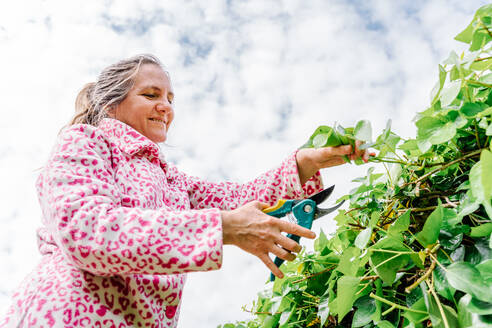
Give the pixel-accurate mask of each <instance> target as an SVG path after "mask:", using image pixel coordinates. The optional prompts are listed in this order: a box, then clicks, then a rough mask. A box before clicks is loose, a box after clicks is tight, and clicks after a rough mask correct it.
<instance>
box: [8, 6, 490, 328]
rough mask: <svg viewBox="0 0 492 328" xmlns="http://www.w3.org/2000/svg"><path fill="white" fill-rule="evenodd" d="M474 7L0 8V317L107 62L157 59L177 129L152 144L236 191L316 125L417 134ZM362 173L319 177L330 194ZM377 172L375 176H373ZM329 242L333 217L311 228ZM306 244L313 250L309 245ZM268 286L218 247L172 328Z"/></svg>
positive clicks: (260, 272) (205, 322)
mask: <svg viewBox="0 0 492 328" xmlns="http://www.w3.org/2000/svg"><path fill="white" fill-rule="evenodd" d="M487 2H488V1H480V0H467V1H462V0H448V1H445V0H429V1H424V0H400V1H391V0H365V1H362V0H353V1H348V0H345V1H342V0H310V1H305V0H304V1H301V0H285V1H281V0H277V1H273V0H272V1H270V0H258V1H256V0H255V1H239V0H207V1H174V0H172V1H167V0H166V1H164V0H161V1H159V0H139V1H136V0H131V1H112V0H104V1H95V0H94V1H92V0H85V1H79V0H73V1H63V0H57V1H54V0H46V1H39V0H38V1H34V0H24V1H22V0H21V1H2V2H0V63H1V65H2V69H1V71H0V72H1V79H0V95H1V97H0V111H1V117H2V120H0V181H2V183H1V185H2V187H1V188H0V202H1V203H0V208H2V211H0V315H3V314H4V313H5V311H6V309H7V307H8V306H9V304H10V294H11V293H12V292H13V291H14V290H15V288H16V286H17V285H18V284H19V283H20V281H21V280H22V279H23V277H24V276H25V275H27V274H28V273H29V272H30V271H31V270H32V269H33V268H34V266H35V264H36V263H37V262H38V261H39V260H40V255H39V253H38V251H37V246H36V239H35V230H36V228H37V227H39V226H40V224H41V220H40V215H41V211H40V208H39V205H38V202H37V196H36V192H35V189H34V183H35V180H36V177H37V175H38V174H39V168H40V167H42V166H43V164H44V162H45V161H46V160H47V157H48V155H49V152H50V150H51V148H52V146H53V144H54V141H55V139H56V136H57V133H58V131H59V130H60V129H61V128H62V127H63V126H64V125H65V124H66V123H67V122H68V121H69V120H70V118H71V116H72V115H73V111H74V106H73V104H74V101H75V97H76V95H77V93H78V91H79V90H80V89H81V88H82V86H83V85H84V84H85V83H87V82H91V81H94V80H95V79H96V78H97V75H98V73H99V72H100V71H101V70H102V69H103V68H104V67H106V66H107V65H110V64H112V63H114V62H116V61H118V60H120V59H123V58H127V57H130V56H133V55H135V54H139V53H152V54H155V55H156V56H157V57H158V58H160V59H161V61H162V62H163V63H164V65H165V67H166V69H167V70H168V71H169V73H170V76H171V80H172V83H173V88H174V92H175V95H176V96H175V120H174V122H173V126H172V127H171V129H170V131H169V134H168V140H167V141H166V144H165V145H162V149H163V152H164V153H165V155H166V158H167V159H168V160H169V161H170V162H173V163H175V164H177V165H178V167H179V168H180V169H181V170H182V171H185V172H187V173H189V174H192V175H197V176H200V177H203V178H207V179H209V180H212V181H224V180H229V181H239V182H244V181H248V180H250V179H252V178H254V177H255V176H256V175H258V174H261V173H262V172H264V171H266V170H268V169H270V168H272V167H275V166H276V165H278V164H279V163H280V162H281V161H282V159H284V158H285V157H287V156H288V155H289V154H291V153H292V152H293V151H294V150H295V149H296V148H297V147H299V146H300V145H302V144H303V143H304V142H305V141H306V140H307V138H308V137H309V136H310V134H311V133H312V132H313V131H314V129H315V128H316V127H317V126H319V125H333V124H334V123H335V122H337V123H339V124H341V125H343V126H353V125H354V124H355V123H356V122H357V121H358V120H360V119H367V120H369V121H371V123H372V127H373V131H374V134H377V133H379V132H381V130H382V129H383V128H384V126H385V125H386V122H387V120H389V119H391V120H392V129H393V131H394V132H395V133H397V134H398V135H400V136H402V137H404V138H409V137H414V136H415V133H416V130H415V126H414V123H413V122H412V119H413V118H414V116H415V114H416V113H417V112H419V111H423V110H425V109H426V108H427V106H428V105H429V97H430V96H429V95H430V91H431V89H432V87H433V85H434V84H435V82H436V81H437V67H438V64H439V63H441V62H442V61H443V60H444V59H445V58H446V57H447V56H448V55H449V53H450V51H452V50H455V51H456V52H457V53H461V52H462V51H463V50H464V49H465V45H464V44H460V43H459V42H457V41H455V40H454V39H453V38H454V36H455V35H456V34H458V33H459V32H460V31H461V30H463V29H464V28H465V27H466V26H467V25H468V23H469V22H470V20H471V18H472V17H473V14H474V12H475V11H476V9H478V8H479V7H480V6H482V5H484V4H486V3H487ZM368 168H369V165H364V166H355V165H344V166H341V167H336V168H330V169H325V170H323V171H322V176H323V179H324V181H325V184H326V185H327V186H328V185H331V184H336V189H335V195H334V196H335V197H333V198H337V197H340V196H342V195H344V194H346V193H348V192H349V191H350V190H351V189H352V188H354V186H355V184H354V183H352V182H351V180H352V179H353V178H356V177H359V176H363V175H365V172H366V171H367V169H368ZM382 169H383V168H381V167H378V166H376V170H377V171H378V170H382ZM320 229H323V231H325V232H327V233H329V232H330V231H331V232H333V231H334V230H335V229H336V227H335V224H334V221H333V220H332V217H326V218H323V219H321V220H319V222H316V223H315V224H314V226H313V230H314V231H315V232H317V233H319V231H320ZM303 245H305V247H306V248H307V249H310V248H311V247H312V243H311V244H310V243H309V242H305V243H303ZM268 276H269V272H268V271H267V268H266V267H265V266H264V265H263V263H261V261H260V260H259V259H257V258H255V257H253V256H252V255H249V254H247V253H244V252H243V251H241V250H239V249H238V248H235V247H233V246H226V247H225V248H224V260H223V267H222V269H221V270H218V271H213V272H206V273H204V272H198V273H192V274H189V276H188V283H187V285H186V286H185V290H184V296H183V303H182V307H181V316H180V323H179V327H184V328H187V327H216V326H217V325H219V324H224V323H227V322H231V321H235V320H243V319H246V318H248V317H249V316H250V315H249V314H248V313H247V312H244V311H243V310H242V309H241V307H242V306H244V305H246V307H247V308H250V307H251V303H252V301H253V300H254V299H255V297H256V294H257V292H259V291H260V290H261V289H262V288H263V286H264V283H265V281H266V280H267V278H268Z"/></svg>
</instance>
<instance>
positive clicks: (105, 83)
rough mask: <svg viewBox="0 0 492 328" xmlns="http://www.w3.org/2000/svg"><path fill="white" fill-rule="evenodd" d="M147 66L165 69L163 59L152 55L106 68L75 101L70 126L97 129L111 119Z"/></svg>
mask: <svg viewBox="0 0 492 328" xmlns="http://www.w3.org/2000/svg"><path fill="white" fill-rule="evenodd" d="M143 64H154V65H157V66H159V67H161V68H163V67H162V64H161V62H160V61H159V59H157V57H155V56H153V55H149V54H142V55H137V56H134V57H131V58H128V59H123V60H121V61H119V62H117V63H115V64H113V65H110V66H108V67H106V68H105V69H104V70H103V71H102V72H101V74H99V77H98V79H97V81H96V82H91V83H87V84H86V85H85V86H84V87H83V88H82V90H80V92H79V94H78V95H77V99H76V100H75V115H74V116H73V118H72V120H71V121H70V123H69V125H73V124H79V123H82V124H90V125H93V126H97V125H98V124H99V122H101V120H102V119H103V118H105V117H108V110H109V109H112V108H114V107H116V106H118V105H119V104H120V103H121V102H122V101H123V100H124V99H125V98H126V96H127V95H128V92H129V91H130V89H131V88H132V87H133V85H134V83H135V76H136V75H137V73H138V71H139V70H140V67H141V66H142V65H143Z"/></svg>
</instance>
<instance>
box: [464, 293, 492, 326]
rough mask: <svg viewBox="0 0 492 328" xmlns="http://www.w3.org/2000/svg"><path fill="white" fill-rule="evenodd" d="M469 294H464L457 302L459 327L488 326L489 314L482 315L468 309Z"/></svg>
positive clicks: (490, 320) (490, 323)
mask: <svg viewBox="0 0 492 328" xmlns="http://www.w3.org/2000/svg"><path fill="white" fill-rule="evenodd" d="M471 299H472V297H471V295H470V294H466V295H464V296H463V297H462V298H461V299H460V301H459V303H458V320H459V327H460V328H490V327H491V325H492V318H491V317H490V315H487V316H484V315H480V314H477V313H473V312H471V311H469V310H468V305H469V304H470V302H471Z"/></svg>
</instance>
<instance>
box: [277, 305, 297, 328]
mask: <svg viewBox="0 0 492 328" xmlns="http://www.w3.org/2000/svg"><path fill="white" fill-rule="evenodd" d="M293 313H294V310H293V309H292V310H289V311H284V312H282V314H281V315H280V320H279V321H278V324H279V328H287V327H288V326H289V325H288V321H289V319H290V317H291V316H292V314H293Z"/></svg>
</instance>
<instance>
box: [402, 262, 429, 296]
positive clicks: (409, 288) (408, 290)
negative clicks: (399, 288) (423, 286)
mask: <svg viewBox="0 0 492 328" xmlns="http://www.w3.org/2000/svg"><path fill="white" fill-rule="evenodd" d="M435 268H436V261H432V263H431V266H430V267H429V269H428V270H427V271H426V272H425V273H424V274H423V275H422V277H420V278H419V279H417V280H416V281H415V282H414V283H413V284H411V285H410V286H408V287H407V288H405V293H410V292H411V291H412V290H414V289H415V288H416V287H417V286H418V285H420V283H421V282H422V281H424V280H425V279H427V278H428V277H429V275H430V274H431V273H432V271H434V269H435Z"/></svg>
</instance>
